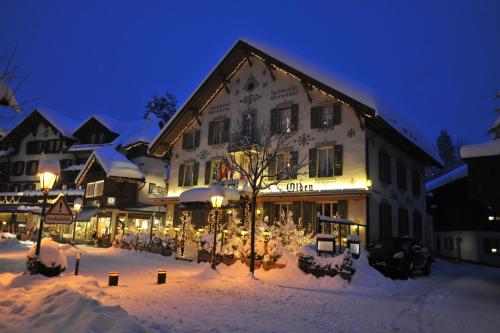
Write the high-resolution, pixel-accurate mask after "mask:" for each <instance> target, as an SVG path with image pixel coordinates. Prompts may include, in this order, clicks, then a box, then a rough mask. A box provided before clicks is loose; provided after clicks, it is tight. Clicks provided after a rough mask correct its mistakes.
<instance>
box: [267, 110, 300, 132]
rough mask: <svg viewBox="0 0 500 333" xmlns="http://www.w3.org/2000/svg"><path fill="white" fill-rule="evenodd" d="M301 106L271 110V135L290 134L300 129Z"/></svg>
mask: <svg viewBox="0 0 500 333" xmlns="http://www.w3.org/2000/svg"><path fill="white" fill-rule="evenodd" d="M298 123H299V105H298V104H293V105H291V106H289V107H284V108H275V109H272V110H271V133H272V134H277V133H290V132H295V131H297V129H298Z"/></svg>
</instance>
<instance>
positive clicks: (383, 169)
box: [378, 149, 391, 184]
mask: <svg viewBox="0 0 500 333" xmlns="http://www.w3.org/2000/svg"><path fill="white" fill-rule="evenodd" d="M378 174H379V179H380V181H381V182H383V183H386V184H390V183H391V157H390V156H389V154H388V153H387V152H386V151H385V150H384V149H380V150H379V151H378Z"/></svg>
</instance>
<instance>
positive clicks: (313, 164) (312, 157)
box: [309, 148, 318, 178]
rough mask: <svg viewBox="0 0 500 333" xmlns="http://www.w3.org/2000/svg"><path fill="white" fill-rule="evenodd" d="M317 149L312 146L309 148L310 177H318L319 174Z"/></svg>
mask: <svg viewBox="0 0 500 333" xmlns="http://www.w3.org/2000/svg"><path fill="white" fill-rule="evenodd" d="M316 156H317V149H316V148H310V149H309V178H316V175H317V170H318V168H317V163H318V160H317V157H316Z"/></svg>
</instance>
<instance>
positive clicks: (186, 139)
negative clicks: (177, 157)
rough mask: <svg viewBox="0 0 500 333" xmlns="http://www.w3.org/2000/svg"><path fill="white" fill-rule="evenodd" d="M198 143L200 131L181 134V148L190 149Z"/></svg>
mask: <svg viewBox="0 0 500 333" xmlns="http://www.w3.org/2000/svg"><path fill="white" fill-rule="evenodd" d="M199 145H200V131H199V130H196V131H190V132H186V133H184V134H183V135H182V149H183V150H190V149H194V148H197V147H198V146H199Z"/></svg>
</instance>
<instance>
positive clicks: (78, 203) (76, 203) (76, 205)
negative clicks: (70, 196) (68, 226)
mask: <svg viewBox="0 0 500 333" xmlns="http://www.w3.org/2000/svg"><path fill="white" fill-rule="evenodd" d="M82 205H83V200H82V199H81V198H76V199H75V201H74V202H73V209H74V210H75V219H74V221H73V223H74V225H73V245H75V233H76V221H77V220H76V218H77V216H78V212H79V211H80V209H82Z"/></svg>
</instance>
